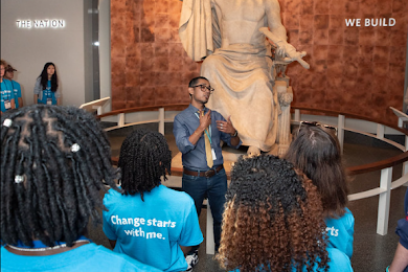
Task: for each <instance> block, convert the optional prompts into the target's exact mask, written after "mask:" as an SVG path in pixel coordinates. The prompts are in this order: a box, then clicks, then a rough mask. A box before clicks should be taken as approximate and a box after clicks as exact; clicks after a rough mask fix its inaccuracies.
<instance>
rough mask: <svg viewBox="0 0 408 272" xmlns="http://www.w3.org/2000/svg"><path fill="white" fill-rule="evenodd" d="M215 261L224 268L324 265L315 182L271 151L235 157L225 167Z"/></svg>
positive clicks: (246, 270) (309, 268)
mask: <svg viewBox="0 0 408 272" xmlns="http://www.w3.org/2000/svg"><path fill="white" fill-rule="evenodd" d="M226 198H227V202H226V204H225V212H224V217H223V227H222V237H221V246H220V249H219V255H218V257H217V258H218V260H219V261H220V263H221V265H223V266H224V267H225V268H226V269H227V270H232V269H236V268H239V269H240V271H242V272H249V271H251V272H252V271H269V270H270V271H279V272H282V271H292V269H295V270H297V271H301V270H302V269H303V268H304V267H306V269H307V271H312V268H313V267H314V266H316V265H317V267H318V268H319V269H321V270H320V271H323V270H326V271H327V269H328V265H327V263H328V254H327V251H326V250H325V248H326V239H327V238H326V234H325V224H324V221H323V214H322V212H323V209H322V205H321V201H320V197H319V196H318V193H317V190H316V187H315V186H314V185H313V184H312V182H311V181H310V180H308V179H307V178H306V177H303V176H302V177H300V176H299V175H298V174H297V173H296V172H295V170H294V168H293V165H292V164H291V163H290V162H288V161H285V160H281V159H279V158H278V157H275V156H272V155H262V156H258V157H252V158H247V159H244V158H240V159H239V160H238V162H236V163H235V165H234V167H233V169H232V172H231V184H230V186H229V189H228V192H227V195H226Z"/></svg>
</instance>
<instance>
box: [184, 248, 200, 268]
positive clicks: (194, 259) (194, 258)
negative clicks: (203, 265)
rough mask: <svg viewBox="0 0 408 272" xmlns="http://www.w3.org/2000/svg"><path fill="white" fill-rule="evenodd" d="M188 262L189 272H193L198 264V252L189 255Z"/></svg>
mask: <svg viewBox="0 0 408 272" xmlns="http://www.w3.org/2000/svg"><path fill="white" fill-rule="evenodd" d="M186 262H187V265H188V266H187V270H186V271H187V272H189V271H193V267H194V266H196V265H197V264H198V250H196V251H194V253H192V254H188V255H187V256H186Z"/></svg>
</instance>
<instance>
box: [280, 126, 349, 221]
mask: <svg viewBox="0 0 408 272" xmlns="http://www.w3.org/2000/svg"><path fill="white" fill-rule="evenodd" d="M285 159H287V160H288V161H290V162H292V163H293V165H294V166H295V167H296V168H297V169H299V170H301V171H302V172H303V173H304V174H306V176H308V177H309V178H310V179H311V180H312V182H313V184H314V185H316V187H317V190H318V191H319V193H320V196H321V198H322V203H323V209H324V212H325V214H326V216H330V217H337V216H342V215H344V213H345V207H346V204H347V193H348V190H347V177H346V174H345V172H344V168H343V165H342V157H341V151H340V145H339V142H338V140H337V138H336V137H334V136H333V135H332V134H331V133H329V132H327V131H325V130H323V129H322V128H320V127H317V126H313V125H302V126H301V127H300V129H299V132H298V133H297V135H296V138H295V139H294V140H293V142H292V143H291V145H290V147H289V149H288V152H287V153H286V155H285Z"/></svg>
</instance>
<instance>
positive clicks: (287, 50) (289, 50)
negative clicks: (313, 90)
mask: <svg viewBox="0 0 408 272" xmlns="http://www.w3.org/2000/svg"><path fill="white" fill-rule="evenodd" d="M279 51H280V52H279ZM306 54H307V53H306V52H304V51H301V52H299V51H296V48H295V47H293V45H291V44H289V43H286V44H284V45H283V46H282V47H280V48H279V49H278V55H280V56H281V57H283V61H285V62H289V63H291V62H293V61H297V62H299V64H300V65H302V66H303V68H305V69H309V68H310V65H309V63H307V62H306V61H304V60H303V59H302V58H303V57H304V56H306Z"/></svg>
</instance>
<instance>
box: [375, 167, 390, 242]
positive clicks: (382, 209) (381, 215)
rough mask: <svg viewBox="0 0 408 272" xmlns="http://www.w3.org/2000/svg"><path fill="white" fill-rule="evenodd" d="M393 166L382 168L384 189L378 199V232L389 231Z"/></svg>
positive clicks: (384, 232)
mask: <svg viewBox="0 0 408 272" xmlns="http://www.w3.org/2000/svg"><path fill="white" fill-rule="evenodd" d="M391 180H392V167H388V168H384V169H382V170H381V184H380V188H381V189H383V190H384V191H383V192H382V193H380V195H379V197H380V199H379V201H378V217H377V233H378V234H380V235H386V234H387V232H388V217H389V214H390V198H391Z"/></svg>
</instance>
